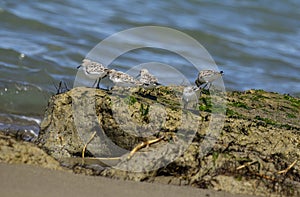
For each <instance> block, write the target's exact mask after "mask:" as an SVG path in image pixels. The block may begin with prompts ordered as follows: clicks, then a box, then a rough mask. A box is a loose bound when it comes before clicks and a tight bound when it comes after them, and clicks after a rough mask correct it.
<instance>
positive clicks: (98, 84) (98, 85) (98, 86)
mask: <svg viewBox="0 0 300 197" xmlns="http://www.w3.org/2000/svg"><path fill="white" fill-rule="evenodd" d="M100 81H101V78H99V79H98V83H97V87H96V88H98V89H100Z"/></svg>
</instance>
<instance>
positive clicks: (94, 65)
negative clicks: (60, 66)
mask: <svg viewBox="0 0 300 197" xmlns="http://www.w3.org/2000/svg"><path fill="white" fill-rule="evenodd" d="M81 67H82V68H83V71H84V74H85V75H86V76H87V77H89V78H91V79H95V80H96V81H95V83H94V84H93V86H92V87H94V86H95V84H97V86H96V87H97V88H99V84H100V81H101V79H103V78H104V77H106V76H107V74H108V70H109V69H108V68H105V67H104V66H103V65H102V64H101V63H98V62H94V61H92V60H89V59H83V60H82V64H81V65H80V66H78V67H77V68H81Z"/></svg>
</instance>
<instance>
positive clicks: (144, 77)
mask: <svg viewBox="0 0 300 197" xmlns="http://www.w3.org/2000/svg"><path fill="white" fill-rule="evenodd" d="M138 77H140V82H141V83H142V84H143V85H145V86H156V85H160V83H158V79H157V78H156V77H155V76H154V75H152V74H150V73H149V71H148V70H147V69H146V68H143V69H141V70H140V74H139V75H138Z"/></svg>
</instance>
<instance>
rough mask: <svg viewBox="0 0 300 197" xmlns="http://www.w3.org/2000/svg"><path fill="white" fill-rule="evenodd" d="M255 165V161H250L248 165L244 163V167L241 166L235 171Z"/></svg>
mask: <svg viewBox="0 0 300 197" xmlns="http://www.w3.org/2000/svg"><path fill="white" fill-rule="evenodd" d="M255 163H257V161H251V162H248V163H246V164H244V165H241V166H239V167H237V168H236V170H240V169H243V168H245V167H247V166H251V165H253V164H255Z"/></svg>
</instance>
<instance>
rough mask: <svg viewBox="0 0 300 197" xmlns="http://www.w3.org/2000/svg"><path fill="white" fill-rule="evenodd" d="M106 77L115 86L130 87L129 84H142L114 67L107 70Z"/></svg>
mask: <svg viewBox="0 0 300 197" xmlns="http://www.w3.org/2000/svg"><path fill="white" fill-rule="evenodd" d="M108 77H109V79H110V80H111V81H112V82H113V83H114V84H115V85H116V86H129V87H130V86H138V85H142V83H140V82H139V81H138V80H136V79H134V78H133V77H132V76H130V75H128V74H126V73H123V72H121V71H117V70H114V69H111V70H109V71H108Z"/></svg>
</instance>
